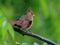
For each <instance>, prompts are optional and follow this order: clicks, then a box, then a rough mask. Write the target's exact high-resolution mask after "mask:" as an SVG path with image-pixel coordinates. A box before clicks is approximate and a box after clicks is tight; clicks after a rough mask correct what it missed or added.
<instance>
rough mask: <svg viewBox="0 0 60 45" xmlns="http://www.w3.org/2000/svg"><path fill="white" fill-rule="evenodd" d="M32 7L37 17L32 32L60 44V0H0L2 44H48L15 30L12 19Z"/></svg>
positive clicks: (0, 34)
mask: <svg viewBox="0 0 60 45" xmlns="http://www.w3.org/2000/svg"><path fill="white" fill-rule="evenodd" d="M29 7H31V8H32V10H33V12H34V14H35V17H34V22H33V26H32V27H31V29H29V30H30V32H33V33H35V34H38V35H41V36H43V37H45V38H47V39H50V40H52V41H54V42H56V43H58V44H60V0H0V45H48V44H46V43H45V42H43V41H40V40H38V39H35V38H33V37H30V36H26V35H25V36H22V35H21V34H19V33H17V32H15V31H14V30H13V28H12V26H11V25H10V24H9V22H10V21H15V20H17V18H18V17H20V16H21V15H23V14H24V13H26V11H27V9H28V8H29Z"/></svg>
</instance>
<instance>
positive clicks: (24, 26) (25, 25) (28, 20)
mask: <svg viewBox="0 0 60 45" xmlns="http://www.w3.org/2000/svg"><path fill="white" fill-rule="evenodd" d="M33 17H34V13H33V12H32V9H31V8H29V9H28V10H27V13H26V14H25V15H22V16H21V17H20V18H19V19H18V20H17V21H14V22H10V23H11V24H12V25H15V26H18V27H19V28H20V29H21V30H28V29H29V28H30V27H31V26H32V23H33Z"/></svg>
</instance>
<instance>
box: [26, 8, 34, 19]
mask: <svg viewBox="0 0 60 45" xmlns="http://www.w3.org/2000/svg"><path fill="white" fill-rule="evenodd" d="M27 16H28V17H29V18H33V17H34V16H35V15H34V13H33V11H32V8H28V11H27Z"/></svg>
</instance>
